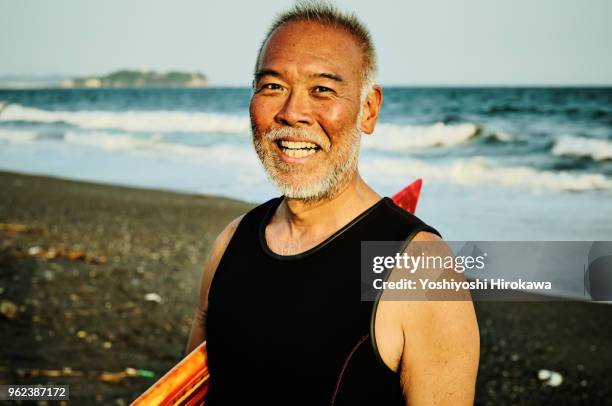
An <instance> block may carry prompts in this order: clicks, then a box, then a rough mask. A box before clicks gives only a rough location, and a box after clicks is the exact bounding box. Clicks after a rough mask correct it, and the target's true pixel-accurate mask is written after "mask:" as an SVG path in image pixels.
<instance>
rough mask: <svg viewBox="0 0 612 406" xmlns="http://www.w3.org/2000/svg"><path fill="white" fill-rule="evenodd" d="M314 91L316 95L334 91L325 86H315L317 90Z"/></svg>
mask: <svg viewBox="0 0 612 406" xmlns="http://www.w3.org/2000/svg"><path fill="white" fill-rule="evenodd" d="M313 90H314V92H315V93H327V92H333V90H332V89H330V88H329V87H325V86H315V88H314V89H313Z"/></svg>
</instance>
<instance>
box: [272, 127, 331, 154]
mask: <svg viewBox="0 0 612 406" xmlns="http://www.w3.org/2000/svg"><path fill="white" fill-rule="evenodd" d="M263 138H264V139H265V140H266V141H269V142H276V141H278V140H283V139H287V138H291V139H293V140H295V141H301V142H312V143H313V144H317V145H318V146H319V147H321V149H323V150H324V151H329V148H330V145H329V140H327V139H326V138H325V137H322V136H320V135H318V134H315V133H312V132H310V131H308V130H306V129H305V128H295V127H279V128H273V129H271V130H268V131H266V132H264V133H263Z"/></svg>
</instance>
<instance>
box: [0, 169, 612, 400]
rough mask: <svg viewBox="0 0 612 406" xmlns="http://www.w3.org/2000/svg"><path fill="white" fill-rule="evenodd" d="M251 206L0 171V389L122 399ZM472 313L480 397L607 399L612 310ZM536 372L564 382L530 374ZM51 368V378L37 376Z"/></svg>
mask: <svg viewBox="0 0 612 406" xmlns="http://www.w3.org/2000/svg"><path fill="white" fill-rule="evenodd" d="M250 207H252V205H250V204H247V203H243V202H239V201H235V200H231V199H226V198H220V197H214V196H201V195H189V194H179V193H171V192H162V191H152V190H143V189H134V188H124V187H116V186H107V185H99V184H91V183H82V182H73V181H66V180H61V179H54V178H47V177H37V176H26V175H19V174H12V173H5V172H0V223H11V224H15V223H16V224H24V225H27V226H29V227H31V228H30V229H26V230H21V231H13V232H11V231H7V230H4V231H1V230H0V302H3V303H4V307H3V311H2V312H0V331H2V333H1V334H0V384H9V383H10V384H34V383H47V384H50V383H57V384H68V385H70V391H71V403H72V404H91V403H101V404H117V405H122V404H128V403H129V402H130V401H131V400H133V399H134V398H135V397H136V396H137V395H138V394H140V393H141V392H142V391H144V390H145V389H146V388H147V387H149V386H150V385H151V384H152V383H153V382H154V381H155V380H156V379H157V378H159V377H160V376H161V375H163V374H164V373H165V372H166V371H167V370H168V369H169V368H170V367H171V366H172V365H174V364H175V363H176V362H177V361H178V360H179V359H180V358H181V357H182V356H183V350H184V347H185V342H186V340H187V335H188V332H189V328H190V324H191V319H192V315H193V311H194V309H195V304H196V300H197V296H198V289H199V280H200V276H201V269H202V266H203V264H204V261H205V259H206V255H207V253H208V250H209V247H210V244H211V242H212V241H213V240H214V238H215V237H216V235H217V234H218V232H219V231H220V230H221V229H222V228H223V227H224V226H225V225H226V224H227V223H228V222H229V221H231V220H232V219H233V218H235V217H236V216H238V215H240V214H241V213H243V212H245V211H246V210H248V209H249V208H250ZM69 257H72V258H73V259H70V258H69ZM153 293H154V294H156V295H157V296H156V295H150V294H153ZM148 294H149V296H147V295H148ZM147 297H148V298H149V300H147V299H146V298H147ZM13 306H14V307H13ZM476 308H477V313H478V319H479V325H480V332H481V344H482V350H481V364H480V371H479V377H478V387H477V401H476V403H477V404H482V405H513V404H516V405H541V404H593V405H601V404H612V385H611V381H610V376H612V349H610V344H611V343H612V306H609V305H598V304H588V303H577V302H552V303H490V302H489V303H487V302H481V303H477V304H476ZM126 368H134V369H136V370H141V371H140V374H139V375H141V376H123V375H122V374H121V372H124V371H125V369H126ZM542 369H547V370H552V371H556V372H558V373H560V374H561V376H562V378H563V380H562V382H561V384H560V385H558V386H555V387H551V386H548V385H546V383H545V381H541V380H539V379H538V371H539V370H542ZM49 370H51V371H59V372H55V373H56V374H59V375H61V376H59V377H45V376H33V375H35V374H36V373H39V374H40V373H45V372H44V371H47V372H46V373H47V374H49V373H50V372H49ZM37 371H38V372H37ZM41 371H43V372H41ZM104 372H110V373H112V374H115V375H112V374H111V375H102V373H104ZM149 372H152V373H153V374H154V376H153V377H149V376H148V375H149ZM68 375H77V376H68ZM142 375H144V376H142Z"/></svg>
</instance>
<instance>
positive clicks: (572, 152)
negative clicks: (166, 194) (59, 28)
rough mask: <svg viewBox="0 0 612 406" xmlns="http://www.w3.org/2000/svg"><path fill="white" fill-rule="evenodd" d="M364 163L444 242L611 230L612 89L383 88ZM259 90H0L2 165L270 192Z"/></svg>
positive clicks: (164, 185)
mask: <svg viewBox="0 0 612 406" xmlns="http://www.w3.org/2000/svg"><path fill="white" fill-rule="evenodd" d="M384 90H385V99H384V105H383V109H382V112H381V117H380V121H379V124H378V126H377V128H376V132H375V134H374V135H372V136H364V137H363V142H362V151H361V157H360V171H361V173H362V175H363V176H364V178H365V179H366V180H367V181H368V182H369V183H370V184H371V185H372V186H373V187H374V188H375V189H376V190H378V191H379V193H381V194H384V195H392V194H393V193H395V192H396V191H398V190H400V189H401V188H402V187H403V186H405V185H407V184H408V183H410V182H411V181H412V180H414V179H416V178H422V179H423V182H424V184H423V191H422V197H421V201H420V202H419V206H418V208H417V215H419V217H421V218H423V219H424V220H425V221H427V222H428V223H430V224H432V225H433V226H434V227H436V228H438V229H439V230H440V232H441V233H442V234H443V236H444V237H445V238H446V239H448V240H587V241H592V240H612V88H567V89H565V88H386V89H384ZM250 94H251V93H250V89H247V88H209V89H83V90H75V89H38V90H35V89H29V90H0V169H1V170H10V171H18V172H23V173H34V174H44V175H52V176H59V177H64V178H70V179H79V180H88V181H96V182H103V183H110V184H120V185H132V186H141V187H147V188H156V189H166V190H176V191H188V192H196V193H206V194H217V195H224V196H230V197H235V198H239V199H243V200H247V201H252V202H262V201H265V200H267V199H269V198H270V197H273V196H276V195H278V192H277V191H276V190H275V189H274V188H273V187H272V186H271V185H270V183H269V181H268V180H267V179H266V176H265V174H264V172H263V170H262V168H261V167H260V165H259V162H258V160H257V157H256V155H255V153H254V151H253V149H252V146H251V141H250V133H249V131H250V130H249V119H248V110H247V109H248V103H249V98H250Z"/></svg>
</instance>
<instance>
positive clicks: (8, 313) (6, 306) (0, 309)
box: [0, 300, 17, 320]
mask: <svg viewBox="0 0 612 406" xmlns="http://www.w3.org/2000/svg"><path fill="white" fill-rule="evenodd" d="M0 314H2V315H3V316H4V317H6V318H7V319H9V320H13V319H14V318H15V317H17V305H16V304H15V303H13V302H9V301H8V300H3V301H2V302H0Z"/></svg>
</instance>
